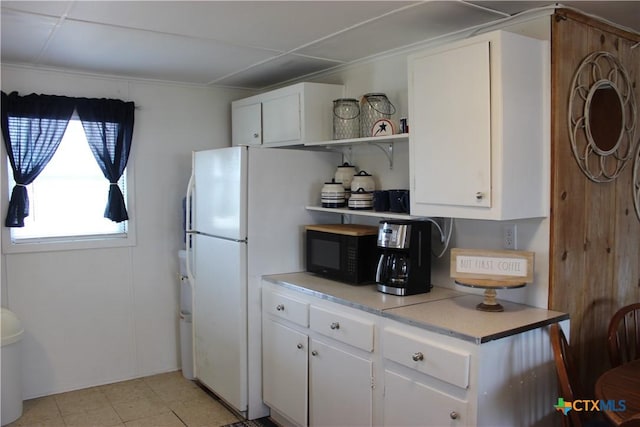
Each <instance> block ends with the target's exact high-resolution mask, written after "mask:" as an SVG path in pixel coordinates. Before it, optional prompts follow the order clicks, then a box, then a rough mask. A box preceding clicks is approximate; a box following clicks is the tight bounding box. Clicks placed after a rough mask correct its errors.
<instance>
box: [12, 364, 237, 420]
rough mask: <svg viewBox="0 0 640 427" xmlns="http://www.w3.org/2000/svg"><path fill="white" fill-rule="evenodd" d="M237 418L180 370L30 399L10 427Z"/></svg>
mask: <svg viewBox="0 0 640 427" xmlns="http://www.w3.org/2000/svg"><path fill="white" fill-rule="evenodd" d="M238 420H239V418H238V417H237V416H236V415H235V414H233V413H232V412H231V411H229V410H228V409H227V408H225V407H224V406H223V405H222V404H221V403H220V402H219V401H218V400H216V399H215V398H214V397H212V396H211V395H210V394H209V393H207V392H206V391H204V390H203V389H202V388H200V387H199V386H198V385H197V384H196V383H194V382H193V381H189V380H187V379H185V378H184V377H183V376H182V373H181V372H180V371H176V372H170V373H166V374H159V375H154V376H151V377H145V378H140V379H135V380H130V381H124V382H119V383H114V384H108V385H103V386H97V387H91V388H87V389H82V390H77V391H70V392H67V393H60V394H55V395H51V396H45V397H41V398H37V399H32V400H26V401H25V402H24V404H23V411H22V417H20V418H19V419H17V420H16V421H14V422H13V423H11V424H9V425H8V426H7V427H23V426H29V427H36V426H37V427H49V426H52V427H53V426H55V427H63V426H69V427H72V426H73V427H76V426H77V427H94V426H127V427H174V426H175V427H184V426H188V427H219V426H222V425H225V424H230V423H233V422H236V421H238Z"/></svg>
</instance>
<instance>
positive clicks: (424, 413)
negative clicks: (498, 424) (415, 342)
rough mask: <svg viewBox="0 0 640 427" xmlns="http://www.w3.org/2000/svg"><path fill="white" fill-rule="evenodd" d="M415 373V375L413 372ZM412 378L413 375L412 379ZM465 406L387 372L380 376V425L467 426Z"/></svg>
mask: <svg viewBox="0 0 640 427" xmlns="http://www.w3.org/2000/svg"><path fill="white" fill-rule="evenodd" d="M416 374H417V373H416ZM412 377H413V376H412ZM467 408H468V404H467V402H466V401H464V400H460V399H457V398H455V397H453V396H449V395H447V394H445V393H442V392H440V391H438V390H436V389H435V388H432V387H429V386H428V385H425V384H422V383H420V382H418V381H417V380H415V379H414V378H410V377H409V376H404V375H401V374H399V373H396V372H392V371H389V370H386V371H385V374H384V425H386V426H398V427H400V426H437V427H444V426H470V425H474V423H475V422H474V420H472V419H470V418H469V415H468V413H467Z"/></svg>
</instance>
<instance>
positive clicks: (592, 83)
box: [567, 52, 637, 182]
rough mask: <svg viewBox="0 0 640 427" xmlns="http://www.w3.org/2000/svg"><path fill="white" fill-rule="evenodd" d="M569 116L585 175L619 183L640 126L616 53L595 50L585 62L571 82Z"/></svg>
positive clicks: (574, 148) (633, 101) (571, 132)
mask: <svg viewBox="0 0 640 427" xmlns="http://www.w3.org/2000/svg"><path fill="white" fill-rule="evenodd" d="M567 118H568V125H569V135H570V139H571V149H572V151H573V155H574V157H575V159H576V161H577V162H578V165H579V166H580V169H581V170H582V172H583V173H584V174H585V175H586V176H587V177H588V178H589V179H590V180H591V181H594V182H608V181H612V180H614V179H616V178H617V177H618V175H619V174H620V172H621V171H622V170H623V169H624V167H625V166H626V164H627V162H628V161H629V159H631V158H632V156H633V154H634V151H635V150H634V148H635V147H634V146H635V132H636V127H637V126H636V99H635V96H634V93H633V88H632V86H631V82H630V79H629V75H628V74H627V71H626V70H625V69H624V67H623V66H622V64H620V62H619V61H618V59H617V58H616V57H615V56H614V55H612V54H610V53H609V52H594V53H591V54H590V55H588V56H587V57H586V58H585V59H584V60H583V61H582V63H581V64H580V66H579V67H578V69H577V70H576V73H575V75H574V76H573V81H572V83H571V94H570V96H569V110H568V114H567ZM636 163H637V162H636Z"/></svg>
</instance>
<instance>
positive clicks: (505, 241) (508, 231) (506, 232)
mask: <svg viewBox="0 0 640 427" xmlns="http://www.w3.org/2000/svg"><path fill="white" fill-rule="evenodd" d="M517 231H518V228H517V226H516V224H505V225H503V226H502V247H503V248H504V249H517V248H518V236H517Z"/></svg>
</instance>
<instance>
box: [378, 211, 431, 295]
mask: <svg viewBox="0 0 640 427" xmlns="http://www.w3.org/2000/svg"><path fill="white" fill-rule="evenodd" d="M378 250H379V251H380V257H379V258H378V267H377V269H376V282H377V284H378V291H380V292H383V293H386V294H392V295H400V296H402V295H414V294H420V293H424V292H429V291H430V290H431V223H429V222H427V221H399V220H387V221H380V226H379V228H378Z"/></svg>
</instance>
